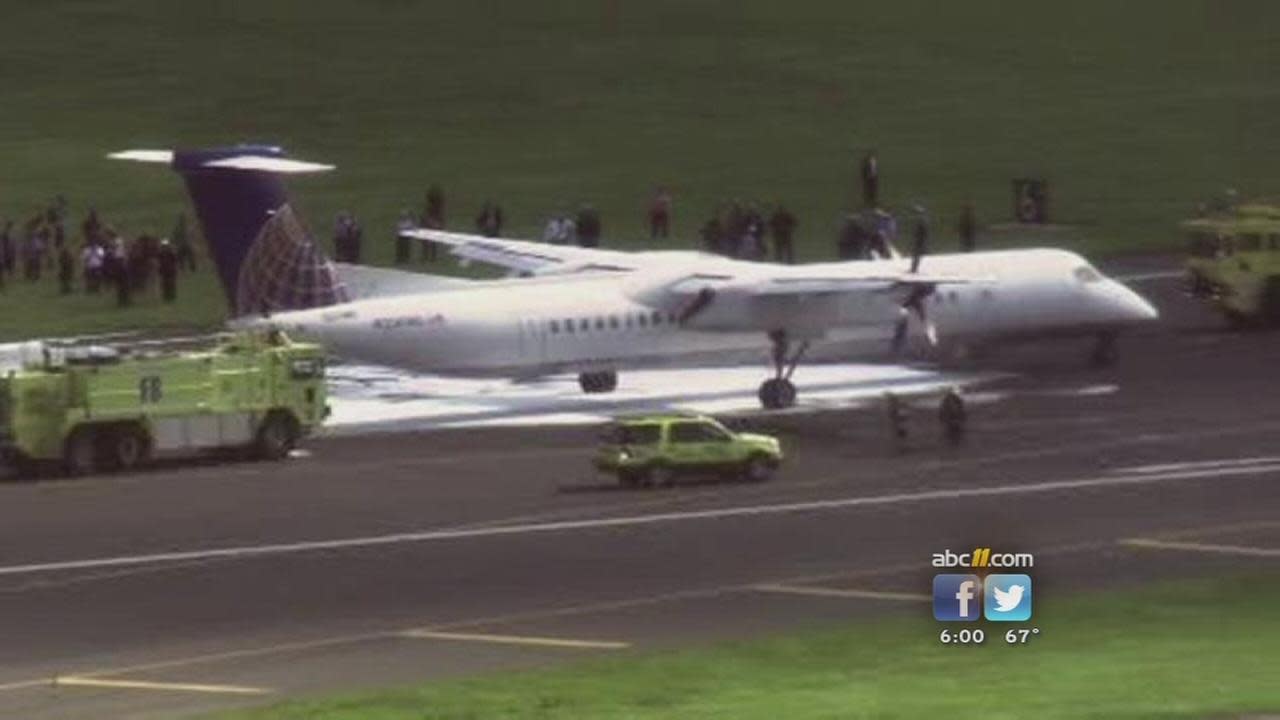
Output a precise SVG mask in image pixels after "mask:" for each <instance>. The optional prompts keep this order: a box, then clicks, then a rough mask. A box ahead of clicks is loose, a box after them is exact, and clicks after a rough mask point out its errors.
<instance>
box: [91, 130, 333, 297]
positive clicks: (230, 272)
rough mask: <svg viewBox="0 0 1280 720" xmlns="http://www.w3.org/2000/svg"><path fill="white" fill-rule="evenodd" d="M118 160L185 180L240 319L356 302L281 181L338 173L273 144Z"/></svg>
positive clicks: (125, 155)
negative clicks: (149, 165)
mask: <svg viewBox="0 0 1280 720" xmlns="http://www.w3.org/2000/svg"><path fill="white" fill-rule="evenodd" d="M111 157H115V158H119V159H124V160H138V161H143V162H165V163H168V164H169V165H170V166H171V167H172V168H173V169H174V170H175V171H177V172H178V173H179V174H180V175H182V177H183V179H184V180H185V181H186V185H187V192H188V193H189V194H190V195H191V201H192V203H193V204H194V205H195V210H196V217H197V218H198V219H199V221H200V226H201V229H202V230H203V231H204V237H205V242H206V243H207V244H208V247H209V252H210V254H211V255H212V256H213V261H214V265H216V266H217V268H218V279H219V280H220V281H221V282H222V289H223V291H224V292H225V293H226V296H227V302H228V304H229V305H230V306H231V311H232V314H233V315H234V316H240V315H253V314H259V313H271V312H277V311H282V310H302V309H306V308H313V307H324V306H326V305H333V304H336V303H340V302H346V301H347V300H348V299H349V296H348V293H347V288H346V286H345V285H343V283H342V281H341V280H340V279H339V277H338V274H337V270H336V268H335V266H334V264H333V263H332V262H330V261H329V259H328V258H326V257H325V255H324V253H323V252H322V251H321V250H320V248H319V246H318V245H317V244H316V242H315V240H314V239H313V238H312V236H311V233H310V232H308V230H307V228H306V225H305V224H304V223H303V222H302V219H301V218H299V217H298V216H297V214H296V213H295V212H294V210H293V208H292V207H291V206H290V205H289V200H288V195H287V193H286V192H285V187H284V182H283V180H282V179H281V176H282V175H285V174H291V173H300V172H315V171H319V170H331V169H332V167H331V166H327V165H317V164H313V163H305V162H301V161H297V160H291V159H289V158H286V157H285V156H284V151H283V150H282V149H281V148H278V147H273V146H266V145H238V146H234V147H228V148H215V149H208V150H179V151H175V152H169V151H165V150H131V151H125V152H121V153H115V154H113V155H112V156H111Z"/></svg>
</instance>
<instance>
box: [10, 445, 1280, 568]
mask: <svg viewBox="0 0 1280 720" xmlns="http://www.w3.org/2000/svg"><path fill="white" fill-rule="evenodd" d="M1271 473H1280V464H1272V465H1246V466H1242V467H1224V468H1202V469H1192V470H1185V471H1174V472H1167V473H1148V474H1131V475H1121V476H1101V477H1089V478H1078V479H1074V480H1053V481H1048V482H1039V483H1027V484H1013V485H994V486H988V487H975V488H948V489H942V490H924V491H919V492H910V493H893V494H889V495H870V496H859V497H846V498H833V499H829V500H810V501H804V502H790V503H777V504H772V505H747V506H736V507H727V508H713V509H708V510H686V511H678V512H667V513H654V514H650V515H631V516H623V517H607V518H590V519H583V520H563V521H557V522H541V523H524V524H517V525H501V526H494V527H477V528H466V529H453V530H423V531H420V532H407V533H394V534H390V535H373V536H367V537H351V538H338V539H333V540H304V541H298V542H288V543H268V544H263V545H240V546H232V547H222V548H205V549H197V550H182V551H175V552H163V553H153V554H145V555H122V556H116V557H100V558H89V559H84V560H60V561H53V562H39V563H28V564H23V565H9V566H4V567H0V575H28V574H33V573H44V572H56V571H65V570H86V569H96V568H107V567H123V566H137V565H154V564H158V563H173V562H188V561H193V560H212V559H242V558H253V557H263V556H272V555H289V554H295V553H303V552H316V551H322V550H347V549H354V548H368V547H380V546H384V545H404V544H409V543H425V542H439V541H448V540H464V539H473V538H486V537H502V536H509V535H510V536H514V535H536V534H542V533H552V532H567V531H574V530H596V529H603V528H620V527H640V526H646V525H658V524H667V523H676V522H688V521H693V520H720V519H727V518H743V517H762V516H770V515H782V514H793V513H810V512H824V511H829V510H846V509H851V508H859V507H878V506H886V505H900V504H908V503H922V502H934V501H954V500H964V499H973V498H984V497H1000V496H1006V495H1031V494H1038V493H1048V492H1061V491H1064V490H1083V489H1088V488H1105V487H1115V486H1129V485H1144V484H1154V483H1161V482H1172V481H1178V480H1193V479H1205V478H1214V477H1231V476H1237V475H1266V474H1271Z"/></svg>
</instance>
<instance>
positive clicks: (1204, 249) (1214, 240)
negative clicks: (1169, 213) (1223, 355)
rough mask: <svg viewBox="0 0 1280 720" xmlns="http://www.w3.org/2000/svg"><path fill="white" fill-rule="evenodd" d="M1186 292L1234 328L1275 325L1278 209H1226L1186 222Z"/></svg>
mask: <svg viewBox="0 0 1280 720" xmlns="http://www.w3.org/2000/svg"><path fill="white" fill-rule="evenodd" d="M1182 229H1183V231H1184V232H1186V234H1187V237H1188V241H1189V242H1188V251H1189V253H1188V258H1187V265H1186V267H1187V289H1188V291H1189V292H1190V293H1191V294H1192V295H1194V296H1196V297H1200V298H1205V299H1206V300H1209V301H1210V302H1212V303H1213V304H1214V305H1215V306H1217V307H1218V309H1219V310H1221V311H1222V313H1223V314H1224V315H1226V316H1227V318H1228V319H1229V320H1231V321H1232V322H1233V323H1238V324H1259V323H1275V322H1280V206H1277V205H1275V204H1265V203H1252V204H1239V205H1231V206H1226V207H1223V208H1221V209H1220V210H1219V211H1218V212H1214V213H1212V214H1206V215H1205V216H1204V217H1199V218H1195V219H1193V220H1187V221H1185V222H1183V223H1182Z"/></svg>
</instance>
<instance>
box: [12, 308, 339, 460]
mask: <svg viewBox="0 0 1280 720" xmlns="http://www.w3.org/2000/svg"><path fill="white" fill-rule="evenodd" d="M182 345H183V344H182V343H177V344H174V343H171V342H139V343H133V344H123V345H117V346H112V345H99V344H84V343H77V342H74V341H57V340H51V341H31V342H24V343H14V344H11V345H8V346H5V347H4V349H3V350H4V352H0V459H2V460H3V461H5V464H7V465H10V466H13V467H16V468H17V470H18V472H19V474H31V473H33V472H37V471H39V470H41V469H43V468H47V467H60V468H61V470H62V471H64V472H65V473H67V474H70V475H82V474H85V473H89V472H94V471H101V470H127V469H130V468H134V467H137V466H140V465H143V464H145V463H147V462H148V461H149V460H151V459H152V458H153V457H156V456H162V455H182V454H194V453H201V452H207V451H214V450H223V449H237V450H247V451H249V452H251V453H252V454H253V455H255V456H257V457H260V458H265V459H280V458H283V457H285V456H286V455H288V454H289V452H290V450H292V449H293V447H294V446H295V444H296V443H297V442H298V440H299V439H301V438H303V437H305V436H307V435H308V434H310V433H312V432H313V431H314V430H315V429H316V428H317V427H319V425H320V424H321V423H322V422H323V420H324V418H325V416H326V415H327V413H328V410H327V406H326V403H325V398H326V396H325V358H324V353H323V351H322V349H321V348H320V347H319V346H317V345H312V344H305V343H295V342H292V341H291V340H289V338H288V337H287V336H285V335H284V334H283V333H280V332H278V331H253V332H241V333H235V334H226V335H218V336H211V337H208V338H202V339H199V340H198V341H197V347H196V349H192V348H190V347H185V348H184V347H183V346H182Z"/></svg>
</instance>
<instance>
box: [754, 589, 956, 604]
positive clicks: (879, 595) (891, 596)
mask: <svg viewBox="0 0 1280 720" xmlns="http://www.w3.org/2000/svg"><path fill="white" fill-rule="evenodd" d="M751 589H752V590H759V591H760V592H770V593H785V594H788V595H812V596H814V597H834V598H856V599H859V600H904V601H908V602H931V601H932V600H933V596H932V595H921V594H919V593H902V592H881V591H879V590H851V589H843V588H829V587H817V586H815V585H752V586H751Z"/></svg>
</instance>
